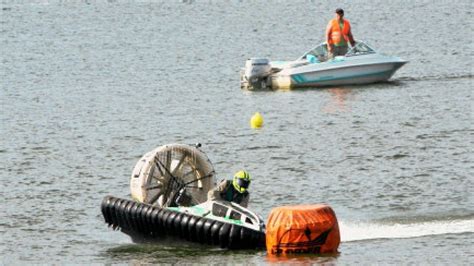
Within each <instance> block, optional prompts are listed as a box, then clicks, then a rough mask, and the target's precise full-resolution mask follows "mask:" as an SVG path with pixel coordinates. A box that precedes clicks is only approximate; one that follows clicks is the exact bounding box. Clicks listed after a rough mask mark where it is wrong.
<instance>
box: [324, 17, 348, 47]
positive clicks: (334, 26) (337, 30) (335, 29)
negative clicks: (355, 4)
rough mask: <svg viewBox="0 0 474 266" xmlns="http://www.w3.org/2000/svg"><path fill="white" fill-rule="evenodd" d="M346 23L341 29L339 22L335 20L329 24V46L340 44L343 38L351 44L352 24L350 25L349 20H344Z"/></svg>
mask: <svg viewBox="0 0 474 266" xmlns="http://www.w3.org/2000/svg"><path fill="white" fill-rule="evenodd" d="M342 20H343V21H344V26H343V27H342V31H341V27H340V26H339V20H338V19H336V18H334V19H331V21H329V23H328V28H330V33H329V34H330V37H329V44H338V43H340V42H341V36H342V37H343V38H344V40H345V41H346V42H349V36H347V35H348V34H349V32H351V24H350V23H349V20H347V19H342Z"/></svg>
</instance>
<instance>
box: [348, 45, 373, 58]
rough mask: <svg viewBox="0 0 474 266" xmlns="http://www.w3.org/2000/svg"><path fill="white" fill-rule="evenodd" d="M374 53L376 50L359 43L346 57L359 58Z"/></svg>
mask: <svg viewBox="0 0 474 266" xmlns="http://www.w3.org/2000/svg"><path fill="white" fill-rule="evenodd" d="M373 53H375V51H374V49H372V48H370V47H369V46H368V45H367V44H365V43H363V42H357V43H356V45H355V46H354V47H352V48H351V49H350V50H349V52H347V53H346V56H357V55H364V54H373Z"/></svg>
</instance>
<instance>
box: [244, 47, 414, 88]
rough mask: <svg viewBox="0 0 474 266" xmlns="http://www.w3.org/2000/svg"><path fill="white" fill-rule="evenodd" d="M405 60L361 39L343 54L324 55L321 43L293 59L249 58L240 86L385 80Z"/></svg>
mask: <svg viewBox="0 0 474 266" xmlns="http://www.w3.org/2000/svg"><path fill="white" fill-rule="evenodd" d="M406 63H407V61H405V60H402V59H400V58H398V57H393V56H387V55H383V54H380V53H378V52H376V51H375V50H374V49H373V48H371V47H370V46H369V45H367V44H366V43H364V42H362V41H358V42H357V43H356V45H355V46H354V47H352V48H351V49H349V51H348V52H347V53H346V55H344V56H336V57H335V58H333V59H328V57H327V45H326V43H321V44H320V45H318V46H316V47H315V48H313V49H311V50H309V51H308V52H306V53H304V54H303V55H302V56H301V57H299V58H298V59H296V60H294V61H270V60H268V59H266V58H250V59H248V60H247V62H246V64H245V68H243V69H242V70H241V75H240V76H241V78H240V79H241V88H242V89H248V90H256V89H291V88H302V87H321V86H339V85H352V84H369V83H375V82H383V81H387V80H388V79H390V77H392V75H393V74H394V73H395V72H396V71H397V70H398V69H399V68H400V67H402V66H403V65H404V64H406Z"/></svg>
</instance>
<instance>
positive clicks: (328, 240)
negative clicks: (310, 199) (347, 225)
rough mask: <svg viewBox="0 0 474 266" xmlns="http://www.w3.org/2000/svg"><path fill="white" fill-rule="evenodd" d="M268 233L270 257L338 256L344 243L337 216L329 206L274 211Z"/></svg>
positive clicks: (292, 207)
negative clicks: (305, 254)
mask: <svg viewBox="0 0 474 266" xmlns="http://www.w3.org/2000/svg"><path fill="white" fill-rule="evenodd" d="M266 230H267V232H266V246H267V254H269V255H278V254H299V253H314V254H321V253H337V248H338V247H339V243H340V242H341V237H340V234H339V225H338V223H337V218H336V214H335V213H334V211H333V210H332V209H331V207H329V206H328V205H325V204H318V205H299V206H283V207H278V208H274V209H272V211H271V213H270V216H269V217H268V221H267V229H266Z"/></svg>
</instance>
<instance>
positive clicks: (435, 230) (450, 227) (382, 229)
mask: <svg viewBox="0 0 474 266" xmlns="http://www.w3.org/2000/svg"><path fill="white" fill-rule="evenodd" d="M339 228H340V230H341V241H343V242H350V241H361V240H370V239H389V238H413V237H422V236H430V235H444V234H460V233H474V219H472V218H468V219H454V220H438V221H425V222H415V223H381V222H380V223H379V222H375V223H374V222H360V223H358V222H356V223H353V222H344V221H342V222H340V223H339Z"/></svg>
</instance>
